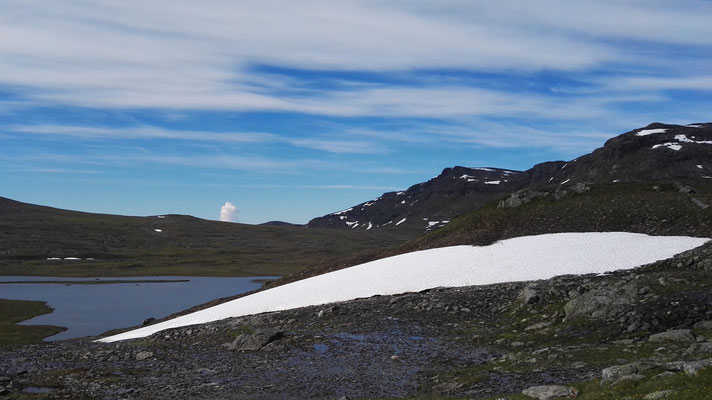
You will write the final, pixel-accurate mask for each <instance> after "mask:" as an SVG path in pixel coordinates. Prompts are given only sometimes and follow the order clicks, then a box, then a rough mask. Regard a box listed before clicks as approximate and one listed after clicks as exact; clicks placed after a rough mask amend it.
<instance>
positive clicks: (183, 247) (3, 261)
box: [0, 197, 397, 276]
mask: <svg viewBox="0 0 712 400" xmlns="http://www.w3.org/2000/svg"><path fill="white" fill-rule="evenodd" d="M282 225H283V224H280V225H279V226H275V225H273V224H270V225H262V226H255V225H245V224H227V223H223V222H217V221H207V220H202V219H199V218H195V217H191V216H187V215H158V216H152V217H126V216H118V215H106V214H92V213H84V212H76V211H67V210H60V209H56V208H51V207H44V206H38V205H32V204H26V203H21V202H18V201H14V200H10V199H6V198H2V197H0V275H53V276H72V275H75V276H87V275H88V276H117V275H122V276H132V275H134V276H139V275H226V276H231V275H238V276H239V275H242V276H255V275H285V274H289V273H291V272H293V271H295V270H299V269H304V268H307V267H308V266H309V265H312V264H314V263H319V262H323V261H326V260H329V259H331V258H334V257H343V256H345V255H346V254H352V253H354V252H358V251H362V250H365V249H371V248H374V247H379V246H382V245H384V244H389V243H391V244H392V243H397V239H396V238H394V237H392V236H388V235H384V234H378V233H376V232H367V233H365V234H364V232H355V231H346V230H345V231H342V232H334V231H333V230H323V229H308V230H307V229H304V227H303V226H301V227H300V226H282Z"/></svg>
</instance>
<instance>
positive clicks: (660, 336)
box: [648, 329, 695, 343]
mask: <svg viewBox="0 0 712 400" xmlns="http://www.w3.org/2000/svg"><path fill="white" fill-rule="evenodd" d="M648 341H649V342H655V343H660V342H678V343H680V342H681V343H694V342H695V336H694V335H693V334H692V332H691V331H690V330H689V329H676V330H672V331H667V332H660V333H656V334H654V335H650V337H649V338H648Z"/></svg>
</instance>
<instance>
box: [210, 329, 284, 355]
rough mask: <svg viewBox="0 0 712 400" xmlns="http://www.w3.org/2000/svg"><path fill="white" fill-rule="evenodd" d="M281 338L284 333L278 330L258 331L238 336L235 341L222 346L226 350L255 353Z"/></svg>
mask: <svg viewBox="0 0 712 400" xmlns="http://www.w3.org/2000/svg"><path fill="white" fill-rule="evenodd" d="M283 336H284V331H282V330H281V329H279V328H268V329H258V330H257V331H255V333H249V334H248V333H243V334H241V335H238V336H237V337H236V338H235V340H233V341H232V342H230V343H226V344H224V346H225V348H227V349H228V350H235V351H257V350H260V349H262V348H263V347H265V346H266V345H268V344H269V343H272V342H274V341H275V340H279V339H281V338H282V337H283Z"/></svg>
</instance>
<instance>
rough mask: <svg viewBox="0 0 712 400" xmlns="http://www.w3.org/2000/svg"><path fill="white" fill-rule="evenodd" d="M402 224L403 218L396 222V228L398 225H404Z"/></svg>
mask: <svg viewBox="0 0 712 400" xmlns="http://www.w3.org/2000/svg"><path fill="white" fill-rule="evenodd" d="M404 222H405V218H403V219H402V220H400V221H398V222H396V226H398V225H400V224H402V223H404Z"/></svg>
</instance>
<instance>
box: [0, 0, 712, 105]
mask: <svg viewBox="0 0 712 400" xmlns="http://www.w3.org/2000/svg"><path fill="white" fill-rule="evenodd" d="M307 3H308V4H306V5H304V4H285V3H284V2H271V1H260V2H240V3H232V2H225V1H219V2H212V3H211V5H210V6H209V7H204V6H200V7H196V5H195V4H193V3H190V2H181V1H178V2H175V1H171V2H167V1H156V2H151V3H150V4H144V5H142V6H141V7H136V6H135V5H134V4H130V3H116V2H108V1H98V2H92V3H91V5H89V4H87V3H85V2H84V1H72V2H63V3H62V4H61V5H59V4H55V5H53V6H52V7H47V6H46V5H44V4H42V3H34V2H29V3H28V2H21V1H13V0H9V1H6V2H3V4H2V5H0V10H1V11H2V14H3V15H4V20H3V24H2V25H1V26H0V55H2V57H0V82H1V83H2V84H4V85H7V86H8V87H11V88H13V90H15V91H16V92H17V93H18V94H20V95H21V96H22V97H23V98H24V99H27V100H30V101H32V102H38V103H46V104H71V105H75V106H80V107H106V108H166V109H173V108H175V109H224V110H242V111H259V110H273V111H284V112H304V113H313V114H324V115H342V116H349V115H396V116H399V115H401V116H411V115H436V116H449V115H452V114H460V113H469V112H475V113H477V112H482V113H485V112H488V111H489V110H490V108H494V109H495V112H497V111H499V108H498V107H497V104H498V103H502V102H507V100H511V99H513V98H515V97H514V96H509V97H507V96H500V97H501V98H499V97H498V96H497V93H492V92H488V91H486V90H477V89H475V88H448V87H427V88H422V87H421V84H420V83H419V82H418V81H417V80H415V81H413V82H411V83H410V84H409V87H405V88H390V87H389V88H385V89H383V88H375V89H373V88H370V89H369V88H365V89H363V90H357V91H355V92H351V93H340V92H339V91H336V92H332V91H330V90H329V89H328V88H321V89H319V90H316V91H313V92H310V93H309V95H308V96H307V97H306V98H302V97H299V96H293V93H295V92H296V93H300V94H303V92H302V91H301V90H302V89H303V87H302V86H301V81H300V79H298V78H296V79H295V77H286V76H282V77H281V78H279V77H278V76H275V75H274V74H264V73H263V72H261V71H259V70H258V69H254V68H252V67H253V66H254V65H275V66H281V67H289V68H295V69H301V70H306V71H371V72H376V73H395V72H398V71H418V70H433V69H460V70H474V71H482V70H485V71H492V70H496V71H519V72H520V73H521V72H524V73H526V72H532V71H541V70H551V71H585V70H595V69H600V68H605V67H611V66H612V67H615V66H616V65H623V64H625V65H627V66H628V71H629V72H624V74H625V75H630V74H631V72H630V67H631V66H633V67H634V68H635V70H638V71H646V72H655V71H651V70H650V69H649V67H648V65H650V63H651V62H653V61H655V60H656V59H658V58H661V57H660V56H661V55H662V54H661V51H655V49H652V50H651V48H648V47H647V46H651V45H664V44H669V43H673V44H675V45H684V46H697V47H700V46H701V47H703V48H707V49H708V50H709V47H710V45H709V42H708V41H706V40H705V39H704V38H706V37H710V36H712V31H711V30H710V27H709V24H708V23H707V22H708V20H707V18H706V17H705V16H706V15H710V13H711V12H712V10H710V7H709V5H707V4H705V3H699V2H693V3H691V4H690V6H689V7H685V6H683V5H681V4H675V6H674V7H672V6H670V5H669V4H667V3H665V2H645V3H627V4H623V5H621V4H618V3H613V2H576V3H571V4H566V5H562V4H559V2H544V3H537V4H532V3H528V2H524V1H504V2H497V4H496V5H494V4H483V3H475V4H471V3H470V2H457V1H454V2H446V3H445V4H439V5H438V7H433V6H432V5H430V4H428V3H426V2H394V3H388V4H387V3H384V4H380V5H377V4H373V3H367V2H359V1H350V2H339V3H338V4H336V3H333V2H328V1H309V2H307ZM29 15H32V18H26V17H27V16H29ZM671 16H674V18H673V17H671ZM675 21H685V23H684V24H680V23H678V22H675ZM631 41H635V42H638V46H637V47H636V46H630V45H629V44H630V42H631ZM633 73H635V71H633ZM278 78H279V79H278ZM391 97H397V98H398V99H399V100H400V101H398V102H394V101H391V100H390V98H391ZM428 99H430V100H431V101H427V100H428ZM468 104H472V105H473V107H471V108H469V109H466V106H467V105H468ZM492 104H494V105H492ZM485 105H487V106H488V107H485ZM425 110H429V111H428V112H427V113H426V112H425Z"/></svg>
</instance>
